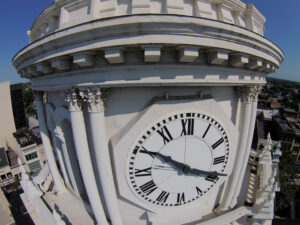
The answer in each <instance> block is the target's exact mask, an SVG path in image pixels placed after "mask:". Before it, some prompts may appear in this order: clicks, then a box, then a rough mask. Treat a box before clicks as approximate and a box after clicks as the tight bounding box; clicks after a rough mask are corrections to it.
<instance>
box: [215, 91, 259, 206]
mask: <svg viewBox="0 0 300 225" xmlns="http://www.w3.org/2000/svg"><path fill="white" fill-rule="evenodd" d="M260 90H261V87H260V86H257V85H251V86H241V87H237V88H236V91H237V95H238V97H239V98H240V101H241V107H242V110H241V113H242V114H241V117H242V120H241V122H240V134H239V143H238V148H237V149H238V151H237V155H236V157H235V160H234V167H233V171H232V174H231V176H230V177H229V178H228V181H227V184H226V187H225V189H224V192H223V197H222V200H221V203H220V207H219V209H220V210H222V211H225V210H227V209H228V208H229V207H233V206H234V205H235V204H236V199H235V196H236V195H237V193H236V190H237V187H238V185H239V182H241V179H242V177H241V176H243V175H244V172H242V170H245V169H246V166H247V162H244V160H246V159H248V157H249V150H248V149H250V147H251V143H250V140H251V141H252V135H253V130H254V125H255V115H256V105H257V99H258V94H259V92H260ZM253 115H254V116H253ZM250 137H251V139H250ZM249 143H250V144H249Z"/></svg>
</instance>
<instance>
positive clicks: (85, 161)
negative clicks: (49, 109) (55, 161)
mask: <svg viewBox="0 0 300 225" xmlns="http://www.w3.org/2000/svg"><path fill="white" fill-rule="evenodd" d="M64 94H65V101H66V102H67V103H68V107H69V111H70V118H71V126H72V133H73V140H74V144H75V150H76V155H77V159H78V162H79V167H80V171H81V174H82V179H83V182H84V185H85V188H86V191H87V195H88V198H89V201H90V204H91V207H92V209H93V212H94V215H95V218H96V220H97V224H99V225H107V224H108V223H107V220H106V216H105V213H104V209H103V206H102V201H101V197H100V194H99V191H98V186H97V183H96V180H95V174H94V170H93V165H92V161H91V155H90V149H89V145H88V140H87V133H86V127H85V121H84V117H83V112H82V110H81V109H82V102H83V98H84V92H83V91H81V90H79V89H70V90H68V91H66V92H64Z"/></svg>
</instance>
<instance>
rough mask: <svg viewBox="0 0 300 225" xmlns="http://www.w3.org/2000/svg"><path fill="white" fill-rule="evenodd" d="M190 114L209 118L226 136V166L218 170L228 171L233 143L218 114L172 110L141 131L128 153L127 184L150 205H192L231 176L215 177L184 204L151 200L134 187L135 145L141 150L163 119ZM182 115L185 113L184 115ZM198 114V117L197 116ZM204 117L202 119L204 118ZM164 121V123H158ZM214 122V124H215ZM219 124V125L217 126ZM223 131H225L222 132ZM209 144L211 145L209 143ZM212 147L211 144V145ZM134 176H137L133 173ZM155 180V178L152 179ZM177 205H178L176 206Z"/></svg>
mask: <svg viewBox="0 0 300 225" xmlns="http://www.w3.org/2000/svg"><path fill="white" fill-rule="evenodd" d="M188 114H192V115H193V116H192V118H195V119H197V118H198V119H200V117H201V116H204V117H206V118H208V119H207V124H211V125H213V126H214V127H215V129H217V130H218V132H220V134H221V136H222V137H223V138H224V137H226V139H225V140H224V143H225V144H226V145H225V152H226V156H225V160H224V163H223V164H224V166H223V169H221V170H220V171H218V172H219V173H225V172H226V171H228V169H229V168H228V167H229V166H228V165H229V164H228V162H230V157H231V156H230V155H231V150H230V149H231V148H230V147H231V145H230V141H229V136H230V134H229V132H228V131H227V130H226V128H225V127H224V125H223V124H222V123H221V122H220V120H219V119H216V116H212V115H211V114H210V113H208V112H203V111H198V110H195V109H191V110H184V111H183V110H180V111H175V112H172V113H168V114H165V115H164V116H160V118H159V119H157V120H155V122H153V123H151V125H149V126H148V127H147V129H144V130H143V131H142V132H140V133H139V134H138V135H137V137H136V138H135V139H134V141H133V144H132V145H131V147H130V148H129V151H128V154H127V160H126V164H125V165H126V181H127V184H128V186H129V188H130V190H131V192H132V193H134V196H136V197H137V198H138V199H140V200H142V201H143V202H144V203H147V204H148V205H150V206H151V207H152V206H154V207H160V208H170V207H172V208H178V207H180V206H187V205H188V206H189V205H192V204H193V203H197V202H198V201H197V200H199V199H201V197H202V198H203V196H207V193H208V192H211V190H212V189H215V188H216V187H217V186H220V185H221V184H222V183H223V182H224V180H225V179H227V177H228V176H229V175H228V174H227V177H226V178H225V177H218V178H217V179H215V180H214V181H213V182H212V183H213V184H212V185H211V186H210V187H209V188H208V189H207V190H205V191H204V192H203V193H201V194H199V195H198V196H197V197H196V198H195V199H193V200H191V201H186V202H184V203H182V204H173V205H172V204H171V205H170V204H164V203H161V202H158V201H157V200H156V201H151V200H150V201H149V200H147V199H145V198H144V197H142V195H141V194H139V192H140V190H139V188H135V187H133V182H132V181H131V180H132V175H130V172H131V173H132V172H133V171H134V167H132V168H131V169H130V163H131V162H134V159H132V155H133V151H134V149H135V147H137V146H138V145H139V150H138V151H137V152H139V151H140V148H141V146H143V144H144V143H145V142H146V141H147V138H149V137H151V135H152V134H153V133H154V132H155V131H157V129H158V128H159V127H160V126H162V125H163V121H166V120H168V118H170V117H175V115H177V116H178V118H176V119H174V120H171V121H168V122H174V121H176V120H181V119H182V118H183V119H188V116H187V115H188ZM181 115H184V116H183V117H182V116H181ZM197 116H198V117H197ZM204 117H203V118H202V119H200V120H204ZM168 122H166V123H164V124H168ZM160 123H162V125H160V126H159V125H158V124H160ZM213 123H214V124H213ZM216 126H218V127H216ZM153 127H156V129H154V130H153ZM149 130H152V131H151V133H150V134H148V137H146V138H144V142H142V143H140V142H141V139H142V138H143V137H144V136H145V134H147V132H148V131H149ZM222 132H223V133H222ZM208 146H209V145H208ZM209 147H210V146H209ZM133 177H135V176H134V175H133ZM152 180H154V179H152ZM174 206H176V207H174Z"/></svg>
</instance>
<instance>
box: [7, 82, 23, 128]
mask: <svg viewBox="0 0 300 225" xmlns="http://www.w3.org/2000/svg"><path fill="white" fill-rule="evenodd" d="M10 92H11V103H12V109H13V115H14V121H15V125H16V130H18V129H20V128H23V127H27V121H26V114H25V109H24V99H23V84H22V83H19V84H13V85H11V86H10Z"/></svg>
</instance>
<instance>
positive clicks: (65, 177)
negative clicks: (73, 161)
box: [51, 133, 70, 184]
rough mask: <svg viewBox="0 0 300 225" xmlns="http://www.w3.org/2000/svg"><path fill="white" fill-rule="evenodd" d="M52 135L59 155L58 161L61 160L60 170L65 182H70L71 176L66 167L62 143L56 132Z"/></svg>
mask: <svg viewBox="0 0 300 225" xmlns="http://www.w3.org/2000/svg"><path fill="white" fill-rule="evenodd" d="M51 135H52V140H53V142H54V143H53V144H54V145H55V148H56V153H57V157H58V162H59V166H60V170H61V172H62V175H63V178H64V181H65V184H67V183H69V182H70V180H69V177H68V174H67V171H66V167H65V162H64V156H63V154H62V149H61V145H60V143H59V142H58V141H57V139H56V136H55V134H53V133H51Z"/></svg>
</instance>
